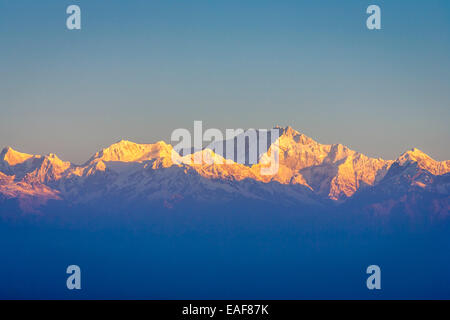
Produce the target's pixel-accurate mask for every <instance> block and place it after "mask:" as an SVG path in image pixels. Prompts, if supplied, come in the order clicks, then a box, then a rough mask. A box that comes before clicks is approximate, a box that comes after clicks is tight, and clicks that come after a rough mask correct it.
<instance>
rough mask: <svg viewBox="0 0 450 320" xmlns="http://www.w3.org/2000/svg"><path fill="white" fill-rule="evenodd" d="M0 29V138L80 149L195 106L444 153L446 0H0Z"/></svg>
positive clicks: (197, 113) (203, 115)
mask: <svg viewBox="0 0 450 320" xmlns="http://www.w3.org/2000/svg"><path fill="white" fill-rule="evenodd" d="M71 4H78V5H79V6H80V7H81V10H82V30H80V31H69V30H67V29H66V25H65V20H66V18H67V14H66V12H65V11H66V8H67V6H68V5H71ZM370 4H377V5H379V6H380V7H381V10H382V30H380V31H369V30H367V28H366V26H365V21H366V18H367V14H366V13H365V11H366V8H367V7H368V6H369V5H370ZM0 40H1V42H0V70H1V71H0V146H6V145H10V146H12V147H15V148H16V149H18V150H20V151H25V152H29V153H39V154H46V153H49V152H54V153H56V154H58V155H59V156H60V157H61V158H63V159H66V160H71V161H75V162H78V163H81V162H84V161H85V160H87V159H88V158H89V157H90V156H91V155H92V154H93V153H94V152H96V151H97V150H98V149H100V148H102V147H105V146H107V145H110V144H111V143H114V142H115V141H117V140H120V139H128V140H131V141H135V142H142V143H150V142H154V141H157V140H165V141H167V142H169V141H170V134H171V132H172V131H173V130H174V129H176V128H181V127H182V128H188V129H191V128H192V126H193V121H194V120H203V121H204V126H205V127H215V128H221V129H224V128H240V127H242V128H249V127H253V128H270V127H272V126H274V125H282V126H285V125H291V126H292V127H294V128H295V129H297V130H299V131H300V132H303V133H305V134H307V135H309V136H311V137H312V138H314V139H316V140H318V141H319V142H321V143H342V144H345V145H347V146H349V147H351V148H353V149H355V150H357V151H360V152H363V153H366V154H368V155H370V156H376V157H384V158H389V159H393V158H396V157H397V156H399V154H400V153H402V152H403V151H406V150H407V149H410V148H412V147H417V148H419V149H422V150H423V151H425V152H427V153H428V154H430V155H431V156H433V157H434V158H436V159H438V160H444V159H450V148H449V146H450V143H449V141H450V128H449V125H448V122H449V116H450V59H449V53H450V2H449V1H446V0H442V1H438V0H431V1H422V0H421V1H408V2H406V1H400V0H390V1H378V0H373V1H357V0H347V1H331V0H328V1H324V0H319V1H300V0H296V1H284V0H278V1H262V0H260V1H252V0H247V1H242V0H241V1H234V0H232V1H230V0H227V1H222V0H216V1H211V0H210V1H197V0H190V1H167V0H166V1H135V0H134V1H123V0H122V1H100V0H89V1H76V0H72V1H65V0H64V1H62V0H61V1H56V0H53V1H42V0H41V1H25V0H14V1H10V0H2V1H1V2H0Z"/></svg>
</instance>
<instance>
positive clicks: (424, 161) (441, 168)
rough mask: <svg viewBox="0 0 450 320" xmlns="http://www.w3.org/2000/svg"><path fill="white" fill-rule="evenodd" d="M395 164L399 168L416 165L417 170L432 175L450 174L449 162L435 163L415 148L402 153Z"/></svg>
mask: <svg viewBox="0 0 450 320" xmlns="http://www.w3.org/2000/svg"><path fill="white" fill-rule="evenodd" d="M395 162H396V163H397V164H398V165H400V166H405V165H408V164H411V163H417V165H418V167H419V168H421V169H424V170H427V171H429V172H431V173H432V174H434V175H443V174H446V173H448V172H450V160H447V161H436V160H434V159H433V158H431V157H430V156H429V155H427V154H426V153H424V152H423V151H421V150H419V149H417V148H413V149H411V150H408V151H406V152H404V153H403V154H402V155H401V156H400V157H399V158H398V159H397V160H396V161H395Z"/></svg>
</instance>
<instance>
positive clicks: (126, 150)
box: [88, 140, 173, 163]
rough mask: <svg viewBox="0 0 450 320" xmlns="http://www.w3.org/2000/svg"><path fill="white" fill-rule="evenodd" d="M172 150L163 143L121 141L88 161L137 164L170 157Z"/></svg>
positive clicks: (168, 145)
mask: <svg viewBox="0 0 450 320" xmlns="http://www.w3.org/2000/svg"><path fill="white" fill-rule="evenodd" d="M172 150H173V148H172V146H171V145H170V144H167V143H165V142H164V141H158V142H156V143H154V144H138V143H134V142H131V141H127V140H121V141H119V142H117V143H114V144H112V145H110V146H109V147H107V148H105V149H103V150H101V151H99V152H97V153H96V154H95V155H94V156H93V157H92V158H91V159H90V160H89V161H88V163H89V162H92V161H100V160H101V161H119V162H139V161H145V160H152V159H155V158H159V157H170V156H171V152H172Z"/></svg>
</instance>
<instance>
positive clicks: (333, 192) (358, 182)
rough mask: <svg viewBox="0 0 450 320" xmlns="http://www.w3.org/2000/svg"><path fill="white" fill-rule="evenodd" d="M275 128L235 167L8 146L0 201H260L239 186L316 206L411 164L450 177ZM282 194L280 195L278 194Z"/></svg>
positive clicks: (211, 154)
mask: <svg viewBox="0 0 450 320" xmlns="http://www.w3.org/2000/svg"><path fill="white" fill-rule="evenodd" d="M275 128H276V129H279V130H280V132H279V136H278V138H277V139H276V140H274V139H273V138H274V137H272V136H271V137H270V138H271V142H270V143H268V146H267V147H268V149H264V150H258V151H257V153H258V155H257V157H254V158H255V159H256V161H257V163H254V162H251V163H250V161H247V160H246V162H245V163H242V161H239V159H245V157H246V154H244V155H242V154H241V153H239V152H238V154H237V155H236V158H235V159H228V158H226V157H225V156H224V155H223V154H220V153H218V151H216V149H215V148H210V147H208V148H205V149H203V150H201V151H196V152H193V151H191V152H193V153H188V154H184V153H183V154H178V153H177V152H176V151H174V149H173V147H172V145H170V144H168V143H166V142H164V141H158V142H156V143H153V144H139V143H135V142H131V141H128V140H120V141H118V142H116V143H113V144H112V145H110V146H108V147H106V148H103V149H102V150H100V151H98V152H96V153H95V154H94V155H93V156H92V157H91V158H90V160H88V161H87V162H86V163H85V164H84V165H81V166H79V165H72V164H71V163H70V162H65V161H62V160H61V159H59V158H58V157H57V156H56V155H55V154H53V153H50V154H48V155H46V156H40V155H31V154H26V153H21V152H18V151H15V150H14V149H12V148H10V147H7V148H4V149H3V150H2V151H1V153H0V173H1V175H0V176H1V179H0V195H1V194H2V193H3V194H8V195H12V194H14V195H17V194H20V190H22V189H23V188H24V185H26V188H28V189H27V190H33V188H35V187H33V186H36V188H37V189H36V190H37V191H36V192H35V193H33V196H39V192H41V191H42V190H44V189H42V188H43V187H42V185H45V186H46V188H50V189H51V190H53V191H54V194H58V195H59V196H61V197H62V198H64V199H71V200H73V201H87V200H88V199H92V198H95V197H97V198H101V197H106V196H117V197H120V196H125V195H129V196H130V199H132V198H133V197H135V196H137V195H139V196H141V197H144V198H152V199H153V198H157V197H159V196H161V197H166V196H171V195H173V194H174V193H177V194H182V195H183V194H186V192H188V193H189V195H190V196H191V197H194V198H195V197H201V198H207V197H208V195H209V193H208V192H210V191H211V190H218V191H217V193H216V196H218V197H219V198H220V195H221V194H224V192H225V193H226V192H236V193H237V194H239V195H240V196H242V194H245V195H246V196H249V197H260V195H258V194H257V193H256V189H255V190H247V189H246V190H242V189H239V188H240V187H237V185H236V184H238V182H243V183H244V182H245V183H246V184H247V183H249V185H260V184H263V185H266V186H265V187H264V188H267V189H266V190H265V192H267V195H269V194H271V193H272V192H274V194H278V195H280V194H282V193H284V192H288V193H289V192H290V191H287V190H291V191H292V190H297V191H298V192H300V193H295V192H297V191H295V192H294V193H295V197H299V198H298V199H302V200H304V199H305V193H304V192H307V193H308V192H309V193H312V194H314V196H315V197H318V198H320V199H326V200H329V199H331V200H336V201H346V199H348V198H350V197H352V196H353V195H354V194H355V193H356V192H359V191H361V190H364V189H365V188H368V187H376V186H377V185H378V184H379V183H380V181H383V179H384V178H385V177H386V175H387V173H388V172H390V176H391V177H392V175H396V174H398V172H400V171H404V169H405V168H403V169H402V170H399V171H396V170H390V169H391V167H393V164H395V166H394V167H393V169H395V168H401V167H402V166H408V164H410V163H413V164H414V165H413V166H410V167H408V168H406V169H407V170H408V174H410V173H411V175H413V176H414V175H416V173H418V174H420V173H421V172H423V171H424V170H426V171H427V172H429V173H430V174H432V175H436V176H438V175H444V174H446V173H448V172H450V161H442V162H439V161H435V160H434V159H432V158H431V157H429V156H428V155H427V154H425V153H424V152H422V151H420V150H419V149H417V148H414V149H412V150H409V151H407V152H405V153H403V154H402V155H401V156H400V157H399V158H398V159H396V160H383V159H380V158H378V159H375V158H370V157H368V156H365V155H364V154H361V153H358V152H356V151H354V150H351V149H350V148H348V147H346V146H345V145H342V144H332V145H329V144H321V143H318V142H316V141H315V140H313V139H312V138H310V137H308V136H306V135H304V134H302V133H300V132H298V131H297V130H295V129H293V128H292V127H290V126H287V127H283V128H281V127H275ZM220 144H222V145H223V144H224V143H223V141H219V142H217V143H216V145H220ZM276 147H279V148H278V150H279V156H278V159H279V163H278V169H277V170H276V171H275V173H274V174H271V175H264V174H262V173H261V172H262V170H261V169H262V168H263V167H264V166H266V165H267V163H266V160H268V159H270V158H271V155H272V154H273V152H274V150H276V149H277V148H276ZM218 149H219V148H218ZM224 150H225V149H222V152H223V151H224ZM219 151H220V149H219ZM245 152H250V151H248V150H246V151H245ZM237 156H239V157H237ZM248 158H249V159H250V154H249V156H248ZM196 159H197V160H198V159H200V161H197V160H196ZM247 162H249V163H247ZM415 168H416V169H417V170H416V169H415ZM415 170H416V171H417V172H416V171H415ZM202 179H203V180H202ZM205 179H206V180H205ZM431 180H433V179H431ZM199 181H202V183H203V184H204V185H203V186H202V187H201V188H200V187H197V185H196V184H197V183H200V182H199ZM392 181H394V180H392ZM397 181H403V180H398V179H397ZM272 183H273V184H272ZM39 186H40V187H39ZM274 186H278V187H274ZM280 186H283V187H280ZM39 188H40V189H39ZM204 188H206V189H204ZM273 188H275V189H276V190H273ZM278 188H287V189H278ZM289 188H292V189H289ZM2 190H3V191H2ZM5 190H8V191H5ZM13 190H15V191H14V192H12V191H13ZM18 190H19V191H18ZM39 190H41V191H39ZM46 190H47V189H46ZM208 190H209V191H208ZM219 190H220V191H219ZM226 190H228V191H226ZM281 190H283V192H282V193H279V192H281ZM299 190H300V191H299ZM305 190H306V191H305ZM16 191H17V192H16ZM47 191H48V190H47ZM47 191H46V192H47ZM122 193H123V194H122ZM308 197H309V195H308V196H307V198H308Z"/></svg>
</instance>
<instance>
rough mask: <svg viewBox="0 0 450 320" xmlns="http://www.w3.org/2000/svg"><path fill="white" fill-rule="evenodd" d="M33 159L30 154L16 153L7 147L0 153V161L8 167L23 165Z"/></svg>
mask: <svg viewBox="0 0 450 320" xmlns="http://www.w3.org/2000/svg"><path fill="white" fill-rule="evenodd" d="M33 157H34V156H33V155H31V154H27V153H22V152H18V151H16V150H14V149H13V148H11V147H9V146H8V147H6V148H4V149H3V150H2V152H1V158H2V160H4V161H5V162H7V163H8V164H9V165H10V166H14V165H17V164H20V163H23V162H25V161H27V160H28V159H30V158H33Z"/></svg>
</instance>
